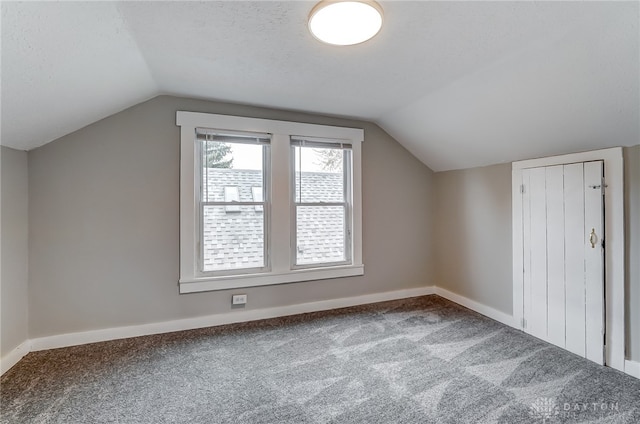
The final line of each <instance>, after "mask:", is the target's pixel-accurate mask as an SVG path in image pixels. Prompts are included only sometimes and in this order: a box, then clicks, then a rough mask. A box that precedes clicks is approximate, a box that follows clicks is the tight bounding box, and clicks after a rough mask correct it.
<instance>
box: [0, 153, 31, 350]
mask: <svg viewBox="0 0 640 424" xmlns="http://www.w3.org/2000/svg"><path fill="white" fill-rule="evenodd" d="M0 149H1V150H2V153H1V154H0V158H1V159H0V161H1V162H0V172H1V175H0V179H1V181H2V182H1V184H0V196H1V198H2V203H1V205H2V211H1V213H0V215H1V221H0V226H1V227H2V228H1V229H0V232H2V241H1V242H2V246H1V248H0V251H1V252H2V256H1V257H0V262H1V264H0V269H1V270H2V271H1V275H0V281H2V284H1V286H0V299H1V300H0V311H1V312H0V322H1V324H0V357H4V356H5V355H6V354H8V353H9V352H11V351H12V350H13V349H15V348H16V347H18V345H20V344H21V343H22V342H24V341H25V340H27V338H28V328H27V323H28V305H27V282H28V271H27V269H28V256H27V255H28V247H27V243H28V232H29V227H28V219H27V217H28V203H27V202H28V173H27V172H28V171H27V153H26V152H22V151H19V150H14V149H10V148H8V147H4V146H2V147H0Z"/></svg>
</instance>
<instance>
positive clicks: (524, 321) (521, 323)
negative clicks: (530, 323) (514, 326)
mask: <svg viewBox="0 0 640 424" xmlns="http://www.w3.org/2000/svg"><path fill="white" fill-rule="evenodd" d="M520 326H521V327H522V328H527V320H526V319H524V318H521V319H520Z"/></svg>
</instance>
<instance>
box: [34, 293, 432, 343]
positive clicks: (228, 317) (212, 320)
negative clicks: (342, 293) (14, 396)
mask: <svg viewBox="0 0 640 424" xmlns="http://www.w3.org/2000/svg"><path fill="white" fill-rule="evenodd" d="M428 294H434V288H433V287H419V288H415V289H405V290H396V291H390V292H383V293H373V294H366V295H362V296H354V297H346V298H340V299H329V300H321V301H318V302H309V303H300V304H297V305H290V306H281V307H275V308H265V309H255V310H236V311H232V312H227V313H223V314H215V315H208V316H203V317H197V318H188V319H181V320H176V321H165V322H159V323H153V324H144V325H133V326H128V327H116V328H107V329H104V330H94V331H84V332H78V333H69V334H60V335H55V336H49V337H40V338H36V339H32V340H31V350H32V351H38V350H46V349H56V348H60V347H67V346H76V345H82V344H87V343H95V342H103V341H108V340H116V339H125V338H129V337H138V336H147V335H151V334H160V333H169V332H173V331H182V330H193V329H196V328H204V327H213V326H216V325H224V324H233V323H237V322H246V321H255V320H260V319H267V318H276V317H283V316H288V315H297V314H304V313H307V312H317V311H326V310H329V309H339V308H346V307H349V306H356V305H365V304H368V303H376V302H384V301H388V300H397V299H404V298H409V297H416V296H425V295H428Z"/></svg>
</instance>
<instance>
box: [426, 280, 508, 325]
mask: <svg viewBox="0 0 640 424" xmlns="http://www.w3.org/2000/svg"><path fill="white" fill-rule="evenodd" d="M435 294H437V295H438V296H441V297H444V298H445V299H449V300H450V301H452V302H455V303H457V304H458V305H462V306H464V307H466V308H469V309H471V310H472V311H476V312H477V313H479V314H482V315H484V316H487V317H489V318H491V319H495V320H496V321H498V322H501V323H503V324H505V325H508V326H509V327H514V328H517V326H516V322H515V320H514V318H513V316H512V315H509V314H505V313H504V312H501V311H498V310H497V309H493V308H491V307H490V306H486V305H483V304H482V303H479V302H476V301H475V300H471V299H469V298H466V297H464V296H460V295H459V294H456V293H453V292H450V291H449V290H446V289H443V288H442V287H435Z"/></svg>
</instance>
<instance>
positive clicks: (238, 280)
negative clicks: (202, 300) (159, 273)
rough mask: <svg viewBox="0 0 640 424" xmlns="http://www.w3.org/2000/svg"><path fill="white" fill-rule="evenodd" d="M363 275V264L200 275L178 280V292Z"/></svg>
mask: <svg viewBox="0 0 640 424" xmlns="http://www.w3.org/2000/svg"><path fill="white" fill-rule="evenodd" d="M358 275H364V265H346V266H333V267H329V268H310V269H296V270H291V271H288V272H284V273H275V272H267V273H260V274H245V275H233V276H228V275H225V276H220V277H202V278H191V279H181V280H180V294H185V293H196V292H203V291H216V290H228V289H239V288H244V287H258V286H271V285H276V284H287V283H297V282H302V281H312V280H325V279H328V278H342V277H354V276H358Z"/></svg>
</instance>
